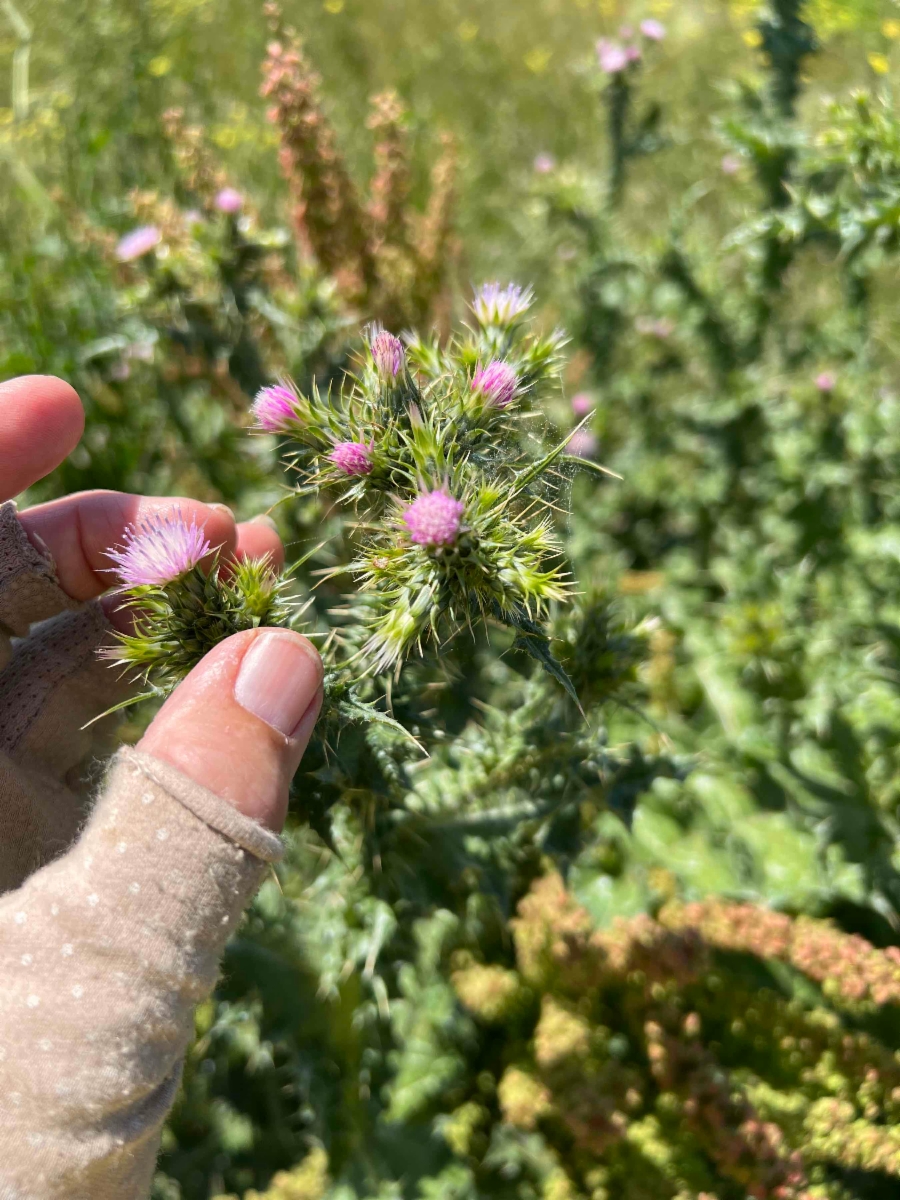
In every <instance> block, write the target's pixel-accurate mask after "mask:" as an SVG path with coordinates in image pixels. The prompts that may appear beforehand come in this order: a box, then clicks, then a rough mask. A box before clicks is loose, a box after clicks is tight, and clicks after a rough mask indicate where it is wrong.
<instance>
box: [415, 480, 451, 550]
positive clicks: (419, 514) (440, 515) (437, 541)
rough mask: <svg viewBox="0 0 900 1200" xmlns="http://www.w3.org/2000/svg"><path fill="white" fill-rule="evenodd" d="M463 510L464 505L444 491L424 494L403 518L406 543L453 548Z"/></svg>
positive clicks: (436, 490)
mask: <svg viewBox="0 0 900 1200" xmlns="http://www.w3.org/2000/svg"><path fill="white" fill-rule="evenodd" d="M464 509H465V505H464V504H463V502H462V501H461V500H456V499H454V498H453V496H451V495H450V493H449V492H445V491H444V489H443V488H436V489H435V490H434V491H433V492H423V493H422V494H421V496H419V497H418V499H416V500H414V501H413V502H412V504H410V506H409V508H408V509H407V510H406V512H405V513H404V514H403V517H402V520H403V523H404V525H405V526H406V528H407V530H408V531H409V540H410V541H411V542H415V543H416V545H417V546H452V545H453V543H454V542H455V541H456V539H457V537H458V536H459V527H460V525H461V524H462V515H463V511H464Z"/></svg>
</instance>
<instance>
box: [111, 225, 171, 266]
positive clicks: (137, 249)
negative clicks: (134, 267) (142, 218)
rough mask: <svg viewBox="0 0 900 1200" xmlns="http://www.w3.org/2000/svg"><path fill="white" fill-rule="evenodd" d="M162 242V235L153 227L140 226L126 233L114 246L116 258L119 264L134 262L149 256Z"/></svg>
mask: <svg viewBox="0 0 900 1200" xmlns="http://www.w3.org/2000/svg"><path fill="white" fill-rule="evenodd" d="M161 241H162V234H161V233H160V232H159V230H158V229H157V228H156V226H155V225H141V226H140V227H139V228H138V229H132V231H131V233H126V234H125V236H124V237H123V238H122V239H121V240H120V241H119V244H118V246H116V258H117V259H118V260H119V262H134V260H135V259H136V258H142V257H143V256H144V255H145V254H149V253H150V251H151V250H153V249H155V248H156V247H157V246H158V245H159V243H160V242H161Z"/></svg>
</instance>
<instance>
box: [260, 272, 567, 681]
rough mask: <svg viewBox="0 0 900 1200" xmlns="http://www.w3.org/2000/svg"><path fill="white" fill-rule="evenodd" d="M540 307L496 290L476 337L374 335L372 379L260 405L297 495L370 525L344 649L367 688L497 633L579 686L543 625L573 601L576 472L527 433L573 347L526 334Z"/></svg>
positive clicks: (561, 448)
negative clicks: (567, 546)
mask: <svg viewBox="0 0 900 1200" xmlns="http://www.w3.org/2000/svg"><path fill="white" fill-rule="evenodd" d="M530 303H531V292H530V290H528V289H526V288H521V287H517V286H516V285H510V286H508V287H503V288H501V287H500V286H499V285H488V286H487V287H485V288H483V289H481V291H480V292H479V293H478V296H477V297H476V302H475V305H474V306H473V307H474V308H475V310H476V315H477V316H478V318H479V319H478V322H477V323H473V326H472V327H469V328H468V329H467V330H466V331H465V332H464V333H463V334H460V335H458V336H457V337H456V338H454V339H451V340H450V341H449V343H446V344H441V343H440V342H439V341H438V340H437V339H433V340H429V341H427V342H426V341H424V340H421V339H418V338H416V337H415V336H414V335H408V337H407V339H406V340H407V345H406V346H404V344H403V343H401V342H400V340H399V338H397V337H396V336H395V335H394V334H392V333H389V332H388V331H386V330H384V329H382V328H380V327H378V328H374V329H370V330H369V331H368V334H367V347H368V351H369V354H370V356H371V367H370V369H367V370H363V371H360V372H358V373H355V374H353V375H348V376H347V377H346V381H345V386H344V387H343V388H342V389H341V390H340V392H339V393H338V394H337V395H335V394H334V393H333V392H332V393H331V394H327V395H322V394H320V392H319V391H318V388H317V387H316V385H315V384H314V385H313V387H312V388H311V390H310V392H309V394H300V393H298V392H295V391H293V390H290V389H288V388H285V387H283V386H279V387H277V388H267V389H265V390H264V392H263V393H260V396H258V397H257V400H256V401H255V403H254V406H253V408H254V415H255V417H256V423H257V426H258V427H262V428H265V429H269V430H274V431H277V432H286V433H287V434H288V435H289V436H290V438H291V450H290V453H291V467H292V469H293V470H294V472H295V473H296V475H297V478H298V484H299V487H300V488H302V490H303V491H304V492H308V491H312V490H316V489H319V488H335V489H338V488H339V489H340V499H339V503H342V504H350V505H353V506H354V507H355V508H357V509H359V510H361V512H362V515H363V520H361V521H360V522H359V524H358V525H357V526H356V527H355V532H354V541H355V543H356V550H357V553H356V556H355V558H354V559H353V561H352V562H351V564H350V571H351V572H352V573H353V575H354V576H355V578H356V579H357V581H358V582H359V585H360V595H359V597H358V598H357V599H355V600H354V602H353V604H352V605H351V608H350V610H349V611H350V612H351V613H353V614H354V616H355V617H356V618H357V623H356V625H355V627H354V625H353V622H350V623H349V628H348V629H347V632H346V634H345V633H344V632H343V631H342V635H341V645H342V646H343V647H344V648H346V649H347V651H348V652H349V653H350V654H351V655H352V661H354V663H356V662H359V661H361V663H362V670H363V672H364V673H371V674H378V673H380V672H382V671H386V670H392V669H396V668H398V667H399V666H400V664H402V662H403V661H404V660H405V659H406V658H407V657H408V656H409V655H410V654H411V653H413V652H414V651H421V650H424V648H425V646H426V644H428V643H429V642H430V641H431V640H432V639H437V640H440V639H444V638H446V637H450V636H452V635H453V634H454V633H456V632H457V631H459V630H461V629H464V628H466V627H471V626H472V624H473V622H474V621H475V620H485V619H488V618H489V619H490V620H491V621H499V622H501V623H505V624H507V625H509V626H510V627H511V628H512V629H514V630H515V631H516V634H517V636H519V635H521V639H522V643H521V644H522V648H523V649H525V650H526V651H528V652H529V653H532V654H534V655H535V657H538V658H539V659H540V660H541V662H542V663H544V664H545V665H547V667H548V669H552V670H553V672H554V673H555V674H556V676H557V678H559V679H566V683H567V686H568V681H567V678H566V676H565V672H564V671H563V670H562V667H561V666H560V665H559V664H558V663H556V662H555V660H554V659H553V656H552V655H551V654H550V651H549V648H548V646H549V638H548V636H547V634H546V633H545V632H544V630H543V627H542V625H541V624H540V622H541V621H542V620H543V619H544V617H545V614H546V611H547V607H548V605H549V604H550V603H551V602H554V601H561V600H564V599H565V598H566V596H567V595H568V592H569V588H570V586H571V585H570V583H569V580H568V577H567V575H566V573H565V569H564V563H563V561H562V559H561V556H560V551H559V547H558V542H557V539H556V536H555V533H554V517H553V512H554V508H556V507H558V506H559V502H560V500H561V499H562V489H563V488H564V486H565V476H564V474H563V473H562V472H560V471H559V470H558V466H559V465H561V464H562V463H563V462H567V463H569V464H570V467H571V464H573V463H574V462H575V460H574V459H572V458H571V457H570V458H565V448H566V447H565V442H564V441H563V442H560V443H559V444H558V445H557V446H555V447H554V448H553V449H552V450H548V447H546V446H545V445H543V443H542V441H541V438H540V434H539V432H538V431H537V428H536V423H535V422H529V421H527V420H526V418H527V417H528V415H529V413H530V412H533V411H534V409H533V406H534V402H535V400H536V399H537V398H539V397H540V394H541V390H542V389H543V388H544V387H546V386H547V385H548V383H550V382H551V381H555V379H556V375H557V363H558V352H559V347H560V344H561V340H562V339H561V336H560V335H559V334H554V335H551V336H549V337H547V336H538V335H535V334H533V333H531V332H529V331H528V330H526V329H525V328H524V327H523V323H522V321H521V320H520V318H521V317H522V315H523V314H524V313H525V311H526V310H527V308H528V306H529V305H530ZM482 364H486V365H482ZM514 399H515V400H516V403H512V401H513V400H514ZM538 428H539V427H538ZM554 463H556V464H558V466H557V467H554ZM376 468H377V469H376ZM423 549H424V550H425V551H427V553H424V554H423V553H422V550H423ZM334 571H335V575H338V574H339V575H345V574H346V572H347V565H346V564H341V565H340V566H336V567H335V568H334ZM351 646H352V650H350V647H351ZM354 669H359V668H357V667H355V668H354Z"/></svg>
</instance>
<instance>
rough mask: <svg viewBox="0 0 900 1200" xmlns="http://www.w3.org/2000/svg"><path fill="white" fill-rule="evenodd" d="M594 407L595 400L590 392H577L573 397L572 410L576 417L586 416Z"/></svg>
mask: <svg viewBox="0 0 900 1200" xmlns="http://www.w3.org/2000/svg"><path fill="white" fill-rule="evenodd" d="M593 407H594V401H593V398H592V397H591V395H590V393H589V392H576V393H575V395H574V396H573V397H572V412H573V413H574V414H575V416H576V417H586V416H587V414H588V413H589V412H590V411H591V409H592V408H593Z"/></svg>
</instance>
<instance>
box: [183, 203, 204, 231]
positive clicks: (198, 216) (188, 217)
mask: <svg viewBox="0 0 900 1200" xmlns="http://www.w3.org/2000/svg"><path fill="white" fill-rule="evenodd" d="M184 223H185V225H189V226H190V227H191V228H193V227H194V226H195V225H202V224H203V213H202V212H201V211H200V209H199V208H189V209H187V211H186V212H185V214H184Z"/></svg>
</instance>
